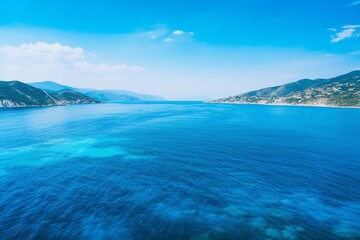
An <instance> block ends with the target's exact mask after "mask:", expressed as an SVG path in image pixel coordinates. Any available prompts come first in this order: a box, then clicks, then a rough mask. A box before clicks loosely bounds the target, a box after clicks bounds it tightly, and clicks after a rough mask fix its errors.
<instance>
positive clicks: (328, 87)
mask: <svg viewBox="0 0 360 240" xmlns="http://www.w3.org/2000/svg"><path fill="white" fill-rule="evenodd" d="M211 102H213V103H245V104H247V103H248V104H288V105H315V106H337V107H360V71H353V72H350V73H348V74H345V75H341V76H338V77H334V78H330V79H316V80H310V79H303V80H299V81H297V82H292V83H288V84H285V85H281V86H276V87H270V88H264V89H260V90H256V91H251V92H247V93H244V94H240V95H236V96H232V97H227V98H223V99H218V100H212V101H211Z"/></svg>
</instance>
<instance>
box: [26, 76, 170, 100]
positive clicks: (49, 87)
mask: <svg viewBox="0 0 360 240" xmlns="http://www.w3.org/2000/svg"><path fill="white" fill-rule="evenodd" d="M29 85H31V86H34V87H37V88H40V89H43V90H46V91H59V90H64V89H71V90H74V91H77V92H81V93H83V94H85V95H87V96H89V97H92V98H94V99H98V100H100V101H103V102H114V101H121V102H127V101H162V100H164V99H163V98H162V97H159V96H154V95H148V94H141V93H135V92H131V91H127V90H97V89H83V88H74V87H70V86H65V85H61V84H58V83H55V82H51V81H44V82H36V83H30V84H29Z"/></svg>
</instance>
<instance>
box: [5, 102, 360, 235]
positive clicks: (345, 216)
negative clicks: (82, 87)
mask: <svg viewBox="0 0 360 240" xmlns="http://www.w3.org/2000/svg"><path fill="white" fill-rule="evenodd" d="M359 123H360V110H357V109H334V108H311V107H284V106H255V105H251V106H249V105H220V104H219V105H211V104H202V103H167V104H164V103H163V104H148V105H146V104H101V105H78V106H66V107H54V108H38V109H22V110H11V111H0V239H96V240H97V239H141V240H142V239H170V240H172V239H191V240H204V239H255V240H257V239H290V240H295V239H324V240H332V239H360V126H359Z"/></svg>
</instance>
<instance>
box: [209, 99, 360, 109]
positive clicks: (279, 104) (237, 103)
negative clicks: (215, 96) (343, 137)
mask: <svg viewBox="0 0 360 240" xmlns="http://www.w3.org/2000/svg"><path fill="white" fill-rule="evenodd" d="M204 103H211V104H234V105H263V106H285V107H319V108H346V109H360V107H356V106H332V105H312V104H286V103H247V102H211V101H209V102H204Z"/></svg>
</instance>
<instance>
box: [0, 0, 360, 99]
mask: <svg viewBox="0 0 360 240" xmlns="http://www.w3.org/2000/svg"><path fill="white" fill-rule="evenodd" d="M0 64H1V65H0V78H1V79H4V80H10V79H18V80H21V81H24V82H33V81H42V80H53V81H57V82H60V83H63V84H70V85H73V86H78V87H92V88H100V89H104V88H105V89H107V88H112V89H128V90H133V91H138V92H144V93H150V94H157V95H162V96H164V97H166V98H169V99H181V98H184V99H187V98H194V97H203V96H207V97H210V98H217V97H224V96H228V95H234V94H238V93H242V92H245V91H248V90H253V89H256V88H261V87H267V86H272V85H276V84H283V83H286V82H290V81H294V80H298V79H300V78H307V77H309V78H318V77H331V76H335V75H338V74H342V73H345V72H348V71H351V70H354V69H360V1H356V0H341V1H340V0H339V1H338V0H332V1H330V0H329V1H325V0H318V1H314V0H313V1H310V0H303V1H292V0H288V1H284V0H238V1H226V0H224V1H200V0H193V1H191V2H190V1H189V2H187V3H185V1H163V0H157V1H144V0H133V1H110V0H103V1H66V0H64V1H45V0H33V1H24V0H0Z"/></svg>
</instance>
